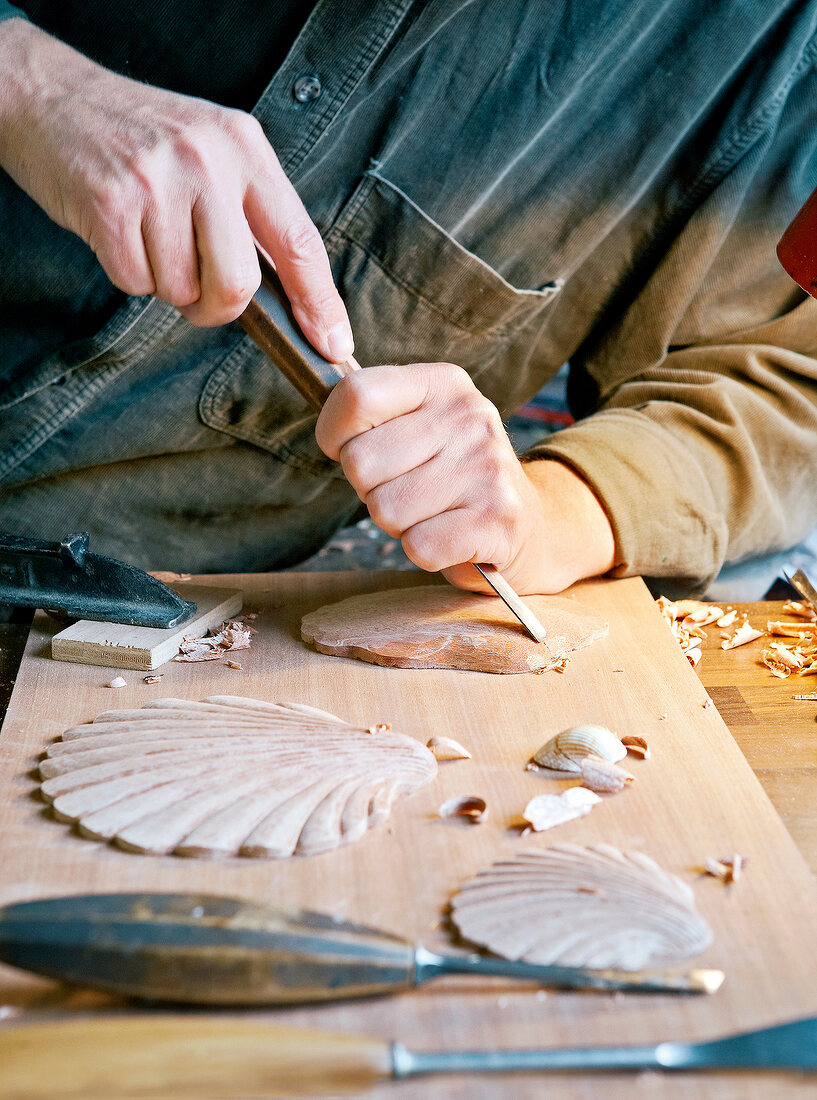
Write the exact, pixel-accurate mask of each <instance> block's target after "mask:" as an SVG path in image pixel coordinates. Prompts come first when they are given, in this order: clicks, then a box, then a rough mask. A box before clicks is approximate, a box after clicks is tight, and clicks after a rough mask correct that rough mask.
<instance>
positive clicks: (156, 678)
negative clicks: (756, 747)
mask: <svg viewBox="0 0 817 1100" xmlns="http://www.w3.org/2000/svg"><path fill="white" fill-rule="evenodd" d="M161 679H162V675H161V674H160V675H159V676H156V675H152V676H145V677H144V682H145V683H146V684H158V683H160V682H161Z"/></svg>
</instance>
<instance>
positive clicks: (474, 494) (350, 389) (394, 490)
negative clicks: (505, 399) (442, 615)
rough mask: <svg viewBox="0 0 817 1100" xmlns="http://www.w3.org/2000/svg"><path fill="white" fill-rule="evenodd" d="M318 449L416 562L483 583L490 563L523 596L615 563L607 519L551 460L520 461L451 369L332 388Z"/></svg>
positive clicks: (375, 374) (350, 381)
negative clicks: (481, 570)
mask: <svg viewBox="0 0 817 1100" xmlns="http://www.w3.org/2000/svg"><path fill="white" fill-rule="evenodd" d="M316 436H317V440H318V444H319V446H320V447H321V448H322V449H323V451H324V452H325V453H326V454H327V455H328V456H329V457H330V458H333V459H335V460H337V461H340V463H341V465H342V466H343V471H344V473H345V474H346V477H347V478H348V479H349V481H350V483H351V484H352V486H353V487H354V489H355V491H356V492H357V494H358V496H359V497H360V499H361V500H362V501H363V502H364V503H365V504H366V506H367V507H368V509H369V513H370V515H371V517H372V519H373V520H374V522H375V523H376V524H377V525H378V527H381V528H382V529H383V530H384V531H385V532H386V533H387V534H389V535H392V536H393V537H395V538H399V539H401V540H402V543H403V548H404V550H405V551H406V554H407V555H408V556H409V558H411V560H412V561H413V562H414V563H415V564H416V565H419V566H420V568H421V569H428V570H442V571H443V573H444V574H445V576H446V577H447V578H448V580H449V581H451V582H452V583H453V584H456V585H459V587H461V588H468V589H473V590H476V591H486V590H487V589H486V585H485V582H484V581H483V580H482V578H481V577H480V576H479V574H478V573H477V571H476V570H475V569H473V568H471V567H470V566H469V565H466V564H464V563H467V562H488V563H490V564H493V565H496V566H497V567H498V568H499V569H500V570H501V571H502V573H503V574H504V576H505V577H506V578H507V580H508V581H509V582H510V583H511V584H512V585H513V587H514V588H515V589H516V590H517V592H520V593H522V594H525V593H531V592H560V591H561V590H562V589H564V588H566V587H567V586H568V585H570V584H572V583H573V582H574V581H577V580H580V579H582V578H583V577H591V576H596V575H598V574H601V573H605V572H607V570H608V569H610V568H612V566H613V564H614V552H615V551H614V541H613V534H612V529H611V527H610V523H609V520H608V519H607V515H606V513H605V511H604V509H603V508H602V506H601V504H600V503H599V501H598V499H597V498H596V497H595V495H594V494H593V492H592V490H591V489H590V487H589V486H588V485H587V484H586V482H585V481H583V480H582V478H580V477H579V476H578V475H577V474H575V473H573V471H572V470H570V469H569V468H568V467H567V466H565V465H563V464H562V463H561V462H555V461H541V462H533V463H529V464H526V465H523V464H522V463H520V461H519V460H518V458H517V457H516V455H515V454H514V451H513V448H512V447H511V444H510V441H509V440H508V437H507V435H506V433H505V429H504V428H503V426H502V422H501V420H500V417H499V413H498V412H497V410H496V408H495V407H494V406H493V405H492V404H491V403H490V401H488V400H487V399H486V398H484V397H483V396H482V395H481V394H480V393H479V391H478V390H477V389H476V387H475V386H474V384H473V382H472V381H471V379H470V378H469V377H468V375H467V374H466V373H465V371H463V370H462V369H461V368H460V367H455V366H452V365H451V364H450V363H423V364H414V365H412V366H407V367H390V366H387V367H369V368H367V369H366V370H362V371H354V372H353V373H352V374H349V375H347V376H346V377H345V378H344V379H343V380H342V381H341V382H339V383H338V385H337V386H336V387H335V388H334V390H333V391H332V393H331V394H330V395H329V399H328V400H327V402H326V405H325V407H324V409H323V411H322V412H321V415H320V417H319V419H318V425H317V429H316Z"/></svg>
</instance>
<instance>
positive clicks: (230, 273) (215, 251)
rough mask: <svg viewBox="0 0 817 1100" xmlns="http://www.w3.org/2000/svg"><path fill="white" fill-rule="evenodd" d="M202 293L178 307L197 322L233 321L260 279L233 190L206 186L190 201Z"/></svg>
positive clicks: (240, 312)
mask: <svg viewBox="0 0 817 1100" xmlns="http://www.w3.org/2000/svg"><path fill="white" fill-rule="evenodd" d="M193 230H194V232H195V241H196V251H197V253H198V264H199V281H200V284H201V295H200V297H199V299H198V301H197V302H196V303H195V305H192V306H190V307H189V308H188V309H184V310H182V312H183V314H184V316H185V317H186V318H187V319H188V320H189V321H192V322H193V324H196V325H204V326H210V325H225V324H227V323H228V322H229V321H234V320H235V319H236V318H237V317H239V316H240V315H241V314H242V313H243V312H244V310H245V309H246V308H247V304H248V303H249V301H250V299H251V298H252V296H253V294H254V293H255V292H256V290H257V289H258V287H259V285H260V283H261V269H260V268H259V266H258V254H257V252H256V250H255V243H254V241H253V237H252V233H251V231H250V227H249V226H248V225H247V219H246V218H245V216H244V211H243V209H242V206H241V202H240V199H239V197H238V194H237V193H236V192H234V191H233V192H230V191H223V192H222V191H219V192H216V191H209V192H208V193H207V194H206V195H200V196H199V198H198V199H197V200H196V202H195V204H194V206H193Z"/></svg>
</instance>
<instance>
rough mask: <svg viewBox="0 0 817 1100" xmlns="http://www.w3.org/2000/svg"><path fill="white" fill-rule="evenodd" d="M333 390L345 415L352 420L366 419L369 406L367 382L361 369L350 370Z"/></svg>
mask: <svg viewBox="0 0 817 1100" xmlns="http://www.w3.org/2000/svg"><path fill="white" fill-rule="evenodd" d="M334 392H335V393H336V394H337V395H338V399H339V400H341V401H342V402H343V406H344V411H345V413H346V415H347V416H348V417H350V418H353V419H354V420H366V413H367V411H368V407H369V403H370V402H369V393H368V382H367V380H366V379H365V378H364V377H363V371H351V373H349V374H347V375H346V376H345V377H344V378H342V379H341V380H340V382H338V384H337V385H336V386H335V390H334Z"/></svg>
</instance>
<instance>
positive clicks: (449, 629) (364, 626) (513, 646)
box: [301, 584, 608, 673]
mask: <svg viewBox="0 0 817 1100" xmlns="http://www.w3.org/2000/svg"><path fill="white" fill-rule="evenodd" d="M525 602H526V603H527V604H529V606H530V608H531V610H532V611H533V612H534V614H535V615H536V616H537V618H538V619H539V621H540V622H541V623H542V624H543V625H544V626H545V627H546V628H547V632H548V634H547V639H546V641H544V642H535V641H534V640H533V639H532V638H531V637H529V635H528V633H527V631H526V630H525V628H524V627H523V626H522V625H521V624H520V623H519V622H517V620H516V618H515V617H514V616H513V614H512V613H511V612H510V611H509V610H508V609H507V607H505V605H504V604H503V603H502V601H501V600H500V599H498V598H497V597H496V596H480V595H477V594H475V593H473V592H462V591H460V590H459V589H456V588H451V587H448V586H446V585H436V584H435V585H420V586H418V587H411V588H403V589H397V590H392V591H386V592H370V593H367V594H365V595H361V596H350V597H349V598H348V599H345V600H341V601H339V602H338V603H334V604H327V605H325V606H324V607H319V608H318V609H317V611H313V612H311V613H310V614H309V615H305V616H304V618H303V619H302V620H301V637H302V638H303V640H304V641H305V642H306V643H307V644H308V645H312V646H314V647H315V649H317V650H318V651H319V652H320V653H331V654H332V655H334V656H336V657H356V658H357V659H358V660H360V661H369V662H371V663H373V664H377V665H386V666H388V667H389V668H458V669H468V670H471V671H476V672H508V673H510V672H545V671H547V670H548V669H559V670H561V669H563V668H564V665H565V662H566V660H567V656H568V654H569V653H571V652H572V651H573V650H574V649H581V648H583V647H584V646H588V645H590V643H591V642H593V641H595V640H596V639H597V638H602V637H604V635H605V634H607V630H608V626H607V623H606V622H605V621H604V619H602V618H601V617H600V616H598V615H595V614H594V613H593V612H592V611H590V610H589V609H588V608H586V607H584V606H582V604H581V603H579V601H578V600H573V599H567V598H562V597H560V596H526V597H525Z"/></svg>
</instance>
